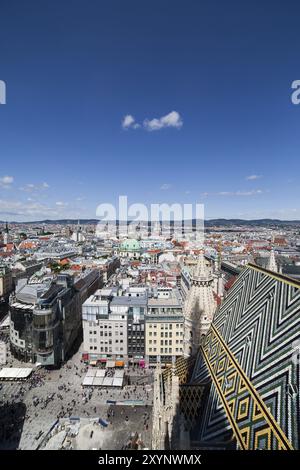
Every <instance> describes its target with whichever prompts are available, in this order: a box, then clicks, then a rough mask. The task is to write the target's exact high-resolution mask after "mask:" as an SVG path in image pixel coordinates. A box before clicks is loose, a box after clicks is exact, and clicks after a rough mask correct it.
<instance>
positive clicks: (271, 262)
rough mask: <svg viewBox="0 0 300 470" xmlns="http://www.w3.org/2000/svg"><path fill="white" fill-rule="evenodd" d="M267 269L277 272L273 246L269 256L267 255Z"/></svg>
mask: <svg viewBox="0 0 300 470" xmlns="http://www.w3.org/2000/svg"><path fill="white" fill-rule="evenodd" d="M267 269H268V270H269V271H273V272H275V273H277V272H278V266H277V263H276V259H275V253H274V250H273V248H272V249H271V251H270V256H269V259H268V263H267Z"/></svg>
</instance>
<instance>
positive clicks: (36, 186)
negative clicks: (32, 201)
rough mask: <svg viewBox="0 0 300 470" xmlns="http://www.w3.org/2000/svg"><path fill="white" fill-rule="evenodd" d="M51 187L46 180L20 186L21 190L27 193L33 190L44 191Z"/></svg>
mask: <svg viewBox="0 0 300 470" xmlns="http://www.w3.org/2000/svg"><path fill="white" fill-rule="evenodd" d="M48 188H50V186H49V184H48V183H46V182H44V183H42V184H33V183H28V184H25V186H22V187H21V188H19V190H20V191H25V192H27V193H31V192H33V191H43V190H45V189H48Z"/></svg>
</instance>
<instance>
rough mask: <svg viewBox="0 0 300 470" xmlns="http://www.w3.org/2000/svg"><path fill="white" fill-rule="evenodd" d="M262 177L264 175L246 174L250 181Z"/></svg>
mask: <svg viewBox="0 0 300 470" xmlns="http://www.w3.org/2000/svg"><path fill="white" fill-rule="evenodd" d="M260 178H262V175H249V176H246V180H249V181H254V180H259V179H260Z"/></svg>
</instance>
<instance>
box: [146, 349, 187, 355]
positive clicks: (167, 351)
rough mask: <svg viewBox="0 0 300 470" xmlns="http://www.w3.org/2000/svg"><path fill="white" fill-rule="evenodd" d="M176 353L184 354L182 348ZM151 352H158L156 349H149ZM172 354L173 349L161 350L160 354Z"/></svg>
mask: <svg viewBox="0 0 300 470" xmlns="http://www.w3.org/2000/svg"><path fill="white" fill-rule="evenodd" d="M175 351H176V352H177V353H182V351H183V350H182V348H176V349H175ZM149 352H156V348H149ZM164 353H165V354H167V353H169V354H172V348H160V354H164Z"/></svg>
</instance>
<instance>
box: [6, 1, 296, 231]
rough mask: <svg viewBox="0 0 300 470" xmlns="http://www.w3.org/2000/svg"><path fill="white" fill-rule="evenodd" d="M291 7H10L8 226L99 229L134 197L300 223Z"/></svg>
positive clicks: (210, 214)
mask: <svg viewBox="0 0 300 470" xmlns="http://www.w3.org/2000/svg"><path fill="white" fill-rule="evenodd" d="M288 3H289V4H290V6H291V8H284V9H283V8H282V4H281V2H279V1H275V2H273V3H272V15H270V11H269V10H270V7H269V5H267V4H261V2H244V3H243V5H240V4H239V2H237V1H233V0H232V1H229V2H226V5H223V4H222V3H221V2H212V3H210V4H203V3H201V4H200V2H199V3H198V2H192V1H190V2H187V3H186V2H185V4H184V5H183V3H182V2H177V1H174V2H172V5H170V4H167V3H166V4H164V5H162V4H161V2H158V1H153V2H151V5H150V4H146V3H144V2H137V1H131V2H130V3H129V4H125V3H124V2H121V1H112V2H109V4H106V3H104V2H89V4H88V5H86V4H84V3H83V2H82V1H74V2H72V8H70V3H69V2H67V1H65V0H64V1H62V2H60V8H59V13H58V10H57V7H56V5H52V4H45V5H41V3H40V2H37V1H31V2H30V7H28V5H25V4H24V3H22V2H15V4H14V5H11V4H9V3H8V2H4V5H3V6H2V13H1V16H2V18H3V24H2V26H1V31H0V55H1V67H0V79H1V80H3V81H4V82H5V84H6V104H5V105H1V106H0V140H1V146H0V155H1V161H2V165H1V170H0V220H8V221H19V222H21V221H35V220H43V219H64V218H72V219H78V218H80V219H86V218H95V217H96V208H97V206H98V205H99V204H101V203H110V204H115V205H117V200H118V197H119V195H122V194H126V195H127V196H128V200H129V202H130V203H131V204H132V203H143V204H147V205H148V204H151V203H168V204H173V203H180V204H187V203H192V204H195V203H201V204H204V208H205V218H207V219H210V218H239V219H263V218H274V219H282V220H300V205H299V196H298V190H297V180H296V177H295V175H296V173H297V171H299V169H300V163H299V158H298V149H299V148H300V137H299V132H298V129H299V123H300V106H297V105H295V104H293V103H292V101H291V94H292V88H291V85H292V82H293V81H294V80H296V79H299V66H298V60H297V50H296V49H297V41H298V42H299V35H300V33H299V28H298V20H297V10H298V12H299V5H297V4H296V3H295V2H293V1H291V2H288ZM16 4H17V5H18V8H15V5H16ZM28 9H30V14H28ZM290 11H293V14H291V13H290ZM37 39H38V40H37ZM283 165H284V166H283Z"/></svg>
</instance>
